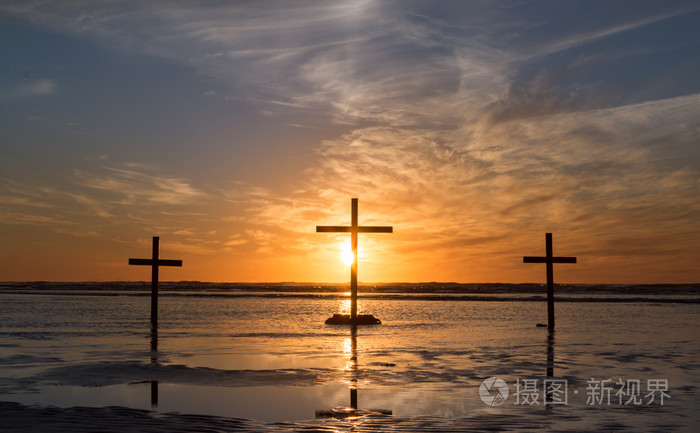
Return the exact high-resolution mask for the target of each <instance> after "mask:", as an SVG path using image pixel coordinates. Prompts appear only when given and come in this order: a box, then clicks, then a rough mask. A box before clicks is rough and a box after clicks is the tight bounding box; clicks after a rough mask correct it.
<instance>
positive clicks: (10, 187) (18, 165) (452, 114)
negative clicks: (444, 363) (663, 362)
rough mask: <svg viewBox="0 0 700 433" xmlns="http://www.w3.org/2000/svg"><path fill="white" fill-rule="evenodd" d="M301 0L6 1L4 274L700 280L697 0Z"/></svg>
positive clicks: (1, 44)
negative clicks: (353, 213) (140, 262)
mask: <svg viewBox="0 0 700 433" xmlns="http://www.w3.org/2000/svg"><path fill="white" fill-rule="evenodd" d="M305 5H306V6H305ZM309 5H311V4H310V3H309V4H307V3H304V2H299V3H297V2H281V3H279V4H277V5H276V6H274V7H270V6H264V7H263V6H261V5H260V4H257V3H256V2H252V3H245V4H211V5H208V6H204V5H199V6H198V7H197V8H191V7H189V6H187V5H186V4H179V3H178V4H159V5H152V7H144V6H142V5H140V4H139V3H129V2H124V3H122V2H110V3H109V4H93V5H90V6H87V5H86V4H85V3H84V2H77V1H76V2H74V1H66V2H61V6H60V7H59V6H58V5H57V4H54V3H51V2H35V1H24V2H14V1H8V2H3V5H2V6H0V26H2V28H3V31H4V32H5V34H6V35H7V37H4V38H0V48H1V49H0V53H3V54H0V56H1V57H0V63H1V64H3V75H2V77H0V80H1V81H0V103H1V104H2V107H3V108H2V109H1V110H2V111H1V112H2V114H3V115H2V119H3V121H2V122H1V123H0V132H1V136H2V137H3V138H2V144H1V147H0V169H1V170H2V171H1V172H0V239H2V243H3V246H4V248H2V250H1V251H0V260H1V261H2V267H1V268H0V280H6V281H10V280H14V281H24V280H49V281H52V280H61V281H86V280H92V281H95V280H97V281H106V280H148V279H149V275H150V274H149V272H148V270H147V269H144V268H141V267H130V266H128V265H127V259H128V258H130V257H137V258H147V257H149V254H150V243H151V237H152V236H154V235H157V236H160V237H161V251H162V257H163V258H171V259H182V260H183V261H184V266H183V267H182V268H172V269H164V270H163V271H162V272H161V278H162V279H163V280H200V281H235V282H239V281H240V282H279V281H298V282H302V281H312V282H345V281H348V280H349V275H348V274H349V271H348V268H347V266H346V265H345V264H344V263H343V262H342V260H341V257H340V256H341V252H342V249H343V243H344V242H345V243H347V242H349V240H348V239H347V238H348V237H349V236H348V235H331V234H326V233H315V226H316V225H345V224H349V223H350V198H351V197H358V198H359V206H360V212H359V216H360V224H367V225H391V226H393V227H394V233H393V234H362V235H360V252H361V254H362V257H361V260H360V263H359V279H360V281H364V282H377V281H380V282H382V281H383V282H416V281H456V282H514V283H517V282H540V281H543V280H544V272H545V271H544V267H543V266H541V265H526V264H523V263H522V256H524V255H543V254H544V234H545V232H552V233H553V234H554V253H555V255H566V256H577V257H578V263H577V264H576V265H558V266H556V269H555V279H556V281H558V282H568V283H606V282H607V283H664V282H668V283H682V282H686V283H690V282H695V283H696V282H699V281H700V271H699V270H698V269H700V267H698V263H699V262H700V248H698V245H700V201H699V200H698V197H700V175H699V174H700V154H699V153H698V149H700V143H699V138H698V137H699V132H700V120H699V119H700V82H699V81H698V80H697V72H698V70H700V69H698V68H699V66H700V59H698V56H697V54H696V53H697V49H698V43H697V41H698V40H700V34H699V32H700V30H698V29H700V18H699V17H700V11H699V7H698V6H697V5H694V4H693V3H683V2H681V3H678V4H675V3H674V4H673V5H669V4H665V3H664V2H659V3H656V4H655V5H652V6H650V7H649V8H626V7H623V6H622V4H618V3H616V4H614V5H609V4H606V5H605V7H602V6H600V5H598V4H597V3H596V2H590V3H587V6H586V7H585V8H584V7H582V8H577V7H574V6H573V2H571V3H570V2H561V3H557V2H555V3H554V4H553V5H552V6H551V7H550V8H547V10H543V9H538V8H535V7H534V6H532V5H530V6H528V5H527V4H524V5H519V4H518V5H514V7H512V8H502V7H498V5H497V4H491V3H488V2H486V3H476V2H464V3H463V4H462V3H459V2H458V3H444V2H425V3H420V2H419V3H415V4H413V3H412V4H410V5H408V4H407V5H402V6H401V7H398V6H397V5H395V4H393V3H392V2H371V1H370V2H354V1H353V2H342V1H339V2H323V3H314V4H313V7H311V6H309ZM648 35H654V38H652V39H650V38H649V36H648ZM47 53H50V54H47Z"/></svg>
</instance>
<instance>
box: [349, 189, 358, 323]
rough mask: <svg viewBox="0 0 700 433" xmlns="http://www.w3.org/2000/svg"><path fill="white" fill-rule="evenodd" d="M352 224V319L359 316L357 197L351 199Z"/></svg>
mask: <svg viewBox="0 0 700 433" xmlns="http://www.w3.org/2000/svg"><path fill="white" fill-rule="evenodd" d="M350 207H351V214H352V216H351V226H352V229H351V230H352V231H351V232H350V248H351V249H352V264H351V265H350V320H355V319H356V318H357V225H358V222H357V221H358V217H357V199H356V198H353V199H351V200H350Z"/></svg>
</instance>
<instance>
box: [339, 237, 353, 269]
mask: <svg viewBox="0 0 700 433" xmlns="http://www.w3.org/2000/svg"><path fill="white" fill-rule="evenodd" d="M340 260H341V261H342V262H343V263H345V265H346V266H352V262H353V257H352V248H351V247H350V243H349V242H343V243H341V244H340Z"/></svg>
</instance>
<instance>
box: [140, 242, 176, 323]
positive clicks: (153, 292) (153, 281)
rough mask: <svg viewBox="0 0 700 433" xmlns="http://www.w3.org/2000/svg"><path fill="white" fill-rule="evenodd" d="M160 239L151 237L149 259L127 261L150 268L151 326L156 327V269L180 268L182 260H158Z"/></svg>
mask: <svg viewBox="0 0 700 433" xmlns="http://www.w3.org/2000/svg"><path fill="white" fill-rule="evenodd" d="M159 241H160V238H159V237H158V236H153V257H152V258H150V259H129V264H130V265H143V266H151V267H152V271H151V325H152V326H153V327H157V326H158V267H159V266H182V260H163V259H159V258H158V243H159Z"/></svg>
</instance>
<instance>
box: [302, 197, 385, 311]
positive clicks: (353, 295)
mask: <svg viewBox="0 0 700 433" xmlns="http://www.w3.org/2000/svg"><path fill="white" fill-rule="evenodd" d="M350 203H351V206H352V224H351V225H350V226H316V232H317V233H319V232H326V233H350V239H351V241H350V246H351V248H352V265H350V320H351V321H352V322H353V323H355V321H356V320H357V234H358V233H393V227H391V226H359V225H357V199H356V198H353V199H350Z"/></svg>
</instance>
